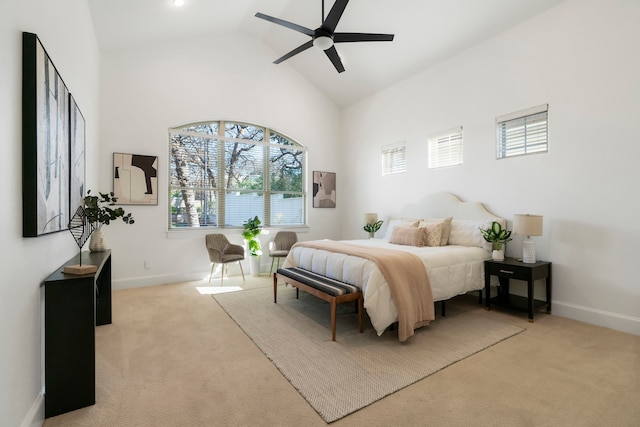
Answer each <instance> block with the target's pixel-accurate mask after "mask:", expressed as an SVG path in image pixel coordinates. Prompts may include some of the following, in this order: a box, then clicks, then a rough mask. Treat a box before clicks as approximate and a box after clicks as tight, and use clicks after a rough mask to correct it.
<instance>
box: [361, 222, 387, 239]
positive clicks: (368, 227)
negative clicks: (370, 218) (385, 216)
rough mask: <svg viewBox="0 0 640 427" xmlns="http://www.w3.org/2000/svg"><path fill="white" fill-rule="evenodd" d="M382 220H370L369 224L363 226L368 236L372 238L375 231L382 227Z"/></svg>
mask: <svg viewBox="0 0 640 427" xmlns="http://www.w3.org/2000/svg"><path fill="white" fill-rule="evenodd" d="M383 222H384V221H376V222H372V223H370V224H367V225H365V226H364V227H363V229H364V231H366V232H367V233H369V238H370V239H373V238H374V237H375V235H376V231H378V230H380V227H382V223H383Z"/></svg>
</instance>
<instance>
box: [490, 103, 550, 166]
mask: <svg viewBox="0 0 640 427" xmlns="http://www.w3.org/2000/svg"><path fill="white" fill-rule="evenodd" d="M548 113H549V104H543V105H539V106H537V107H533V108H529V109H527V110H522V111H517V112H515V113H511V114H506V115H504V116H499V117H497V118H496V131H497V143H498V149H497V157H498V159H503V158H505V157H511V156H521V155H525V154H533V153H545V152H547V151H548V148H549V145H548V134H547V132H548Z"/></svg>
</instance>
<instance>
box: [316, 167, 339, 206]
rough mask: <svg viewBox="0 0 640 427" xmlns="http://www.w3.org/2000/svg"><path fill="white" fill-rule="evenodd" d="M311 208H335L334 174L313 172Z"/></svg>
mask: <svg viewBox="0 0 640 427" xmlns="http://www.w3.org/2000/svg"><path fill="white" fill-rule="evenodd" d="M313 207H314V208H335V207H336V174H335V172H319V171H313Z"/></svg>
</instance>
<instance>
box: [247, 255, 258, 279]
mask: <svg viewBox="0 0 640 427" xmlns="http://www.w3.org/2000/svg"><path fill="white" fill-rule="evenodd" d="M249 262H250V263H251V264H249V267H250V268H251V275H252V276H259V275H260V255H257V256H253V255H249Z"/></svg>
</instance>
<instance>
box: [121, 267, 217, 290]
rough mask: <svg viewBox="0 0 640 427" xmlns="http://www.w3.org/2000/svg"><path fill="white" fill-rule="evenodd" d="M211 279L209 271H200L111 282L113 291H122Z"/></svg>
mask: <svg viewBox="0 0 640 427" xmlns="http://www.w3.org/2000/svg"><path fill="white" fill-rule="evenodd" d="M208 278H209V272H208V271H198V272H195V273H191V274H162V275H157V276H144V277H136V278H135V279H120V280H112V281H111V289H112V290H114V291H116V290H122V289H132V288H144V287H147V286H157V285H166V284H169V283H179V282H191V281H196V280H203V279H208Z"/></svg>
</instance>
